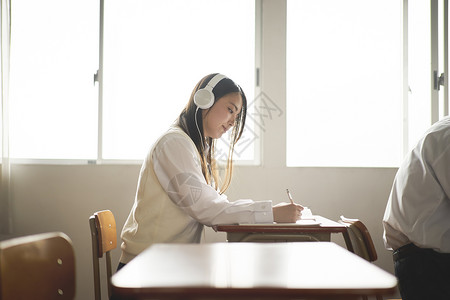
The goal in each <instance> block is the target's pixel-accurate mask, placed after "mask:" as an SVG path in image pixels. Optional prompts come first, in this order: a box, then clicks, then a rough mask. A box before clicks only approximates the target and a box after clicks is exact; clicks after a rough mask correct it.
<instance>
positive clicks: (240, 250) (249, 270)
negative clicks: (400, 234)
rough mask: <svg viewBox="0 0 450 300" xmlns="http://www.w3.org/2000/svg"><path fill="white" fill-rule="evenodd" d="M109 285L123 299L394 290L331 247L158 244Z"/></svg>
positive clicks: (337, 295) (352, 294) (387, 280)
mask: <svg viewBox="0 0 450 300" xmlns="http://www.w3.org/2000/svg"><path fill="white" fill-rule="evenodd" d="M111 280H112V287H113V292H114V294H115V295H117V296H120V297H124V298H123V299H150V298H151V299H224V298H228V299H230V298H233V299H243V298H245V299H268V298H272V299H292V298H294V297H295V298H297V299H298V298H299V297H300V298H302V299H357V297H358V296H361V295H374V294H380V295H391V294H393V293H394V291H395V287H396V285H397V280H396V278H395V276H393V275H391V274H389V273H387V272H385V271H384V270H382V269H380V268H378V267H377V266H375V265H373V264H371V263H369V262H367V261H366V260H364V259H362V258H360V257H359V256H356V255H355V254H353V253H351V252H349V251H347V250H346V249H344V248H342V247H340V246H338V245H336V244H334V243H330V242H320V243H317V242H313V243H212V244H156V245H153V246H151V247H150V248H148V249H147V250H145V251H144V252H142V253H141V254H140V255H138V256H137V257H136V258H135V259H134V260H132V261H131V262H130V263H129V264H127V265H126V266H125V267H124V268H123V269H121V270H120V271H119V272H117V273H116V274H114V275H113V277H112V279H111Z"/></svg>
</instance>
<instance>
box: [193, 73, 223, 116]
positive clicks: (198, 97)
mask: <svg viewBox="0 0 450 300" xmlns="http://www.w3.org/2000/svg"><path fill="white" fill-rule="evenodd" d="M224 78H227V77H226V76H225V75H222V74H216V75H215V76H214V77H213V78H211V80H210V81H209V82H208V84H207V85H206V86H205V87H204V88H202V89H199V90H198V91H197V92H195V94H194V103H195V105H197V107H198V108H201V109H208V108H210V107H211V106H213V104H214V94H213V92H212V90H213V88H214V87H215V86H216V85H217V84H218V83H219V81H221V80H222V79H224Z"/></svg>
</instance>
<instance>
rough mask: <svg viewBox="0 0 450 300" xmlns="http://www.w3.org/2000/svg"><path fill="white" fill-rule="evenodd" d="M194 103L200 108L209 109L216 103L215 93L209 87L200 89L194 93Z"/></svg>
mask: <svg viewBox="0 0 450 300" xmlns="http://www.w3.org/2000/svg"><path fill="white" fill-rule="evenodd" d="M194 103H195V105H197V107H198V108H201V109H208V108H210V107H211V106H213V104H214V94H213V93H212V92H211V91H209V90H207V89H200V90H198V91H197V92H195V94H194Z"/></svg>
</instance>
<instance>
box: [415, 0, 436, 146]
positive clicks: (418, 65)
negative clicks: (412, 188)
mask: <svg viewBox="0 0 450 300" xmlns="http://www.w3.org/2000/svg"><path fill="white" fill-rule="evenodd" d="M430 14H431V11H430V2H426V1H421V0H409V2H408V77H409V78H408V80H409V91H410V92H409V95H408V129H409V130H408V142H409V148H412V147H414V146H415V144H416V143H417V141H418V140H419V138H420V137H421V136H422V135H423V133H424V132H425V130H426V129H428V127H429V126H430V125H431V88H432V82H431V70H430V66H431V48H430V41H431V34H430V30H431V27H430V22H431V20H430ZM442 90H443V89H442Z"/></svg>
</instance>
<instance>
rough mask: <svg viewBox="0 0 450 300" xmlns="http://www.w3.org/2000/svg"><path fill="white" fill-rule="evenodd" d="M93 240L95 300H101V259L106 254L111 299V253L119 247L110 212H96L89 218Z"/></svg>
mask: <svg viewBox="0 0 450 300" xmlns="http://www.w3.org/2000/svg"><path fill="white" fill-rule="evenodd" d="M89 226H90V228H91V238H92V262H93V268H94V291H95V299H96V300H100V299H101V283H100V268H99V259H100V258H101V257H103V254H106V277H107V286H108V296H109V298H110V297H111V275H112V270H111V255H110V251H111V250H113V249H115V248H116V247H117V230H116V220H115V218H114V215H113V213H112V212H111V211H110V210H102V211H98V212H95V213H94V214H93V215H92V216H90V218H89Z"/></svg>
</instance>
